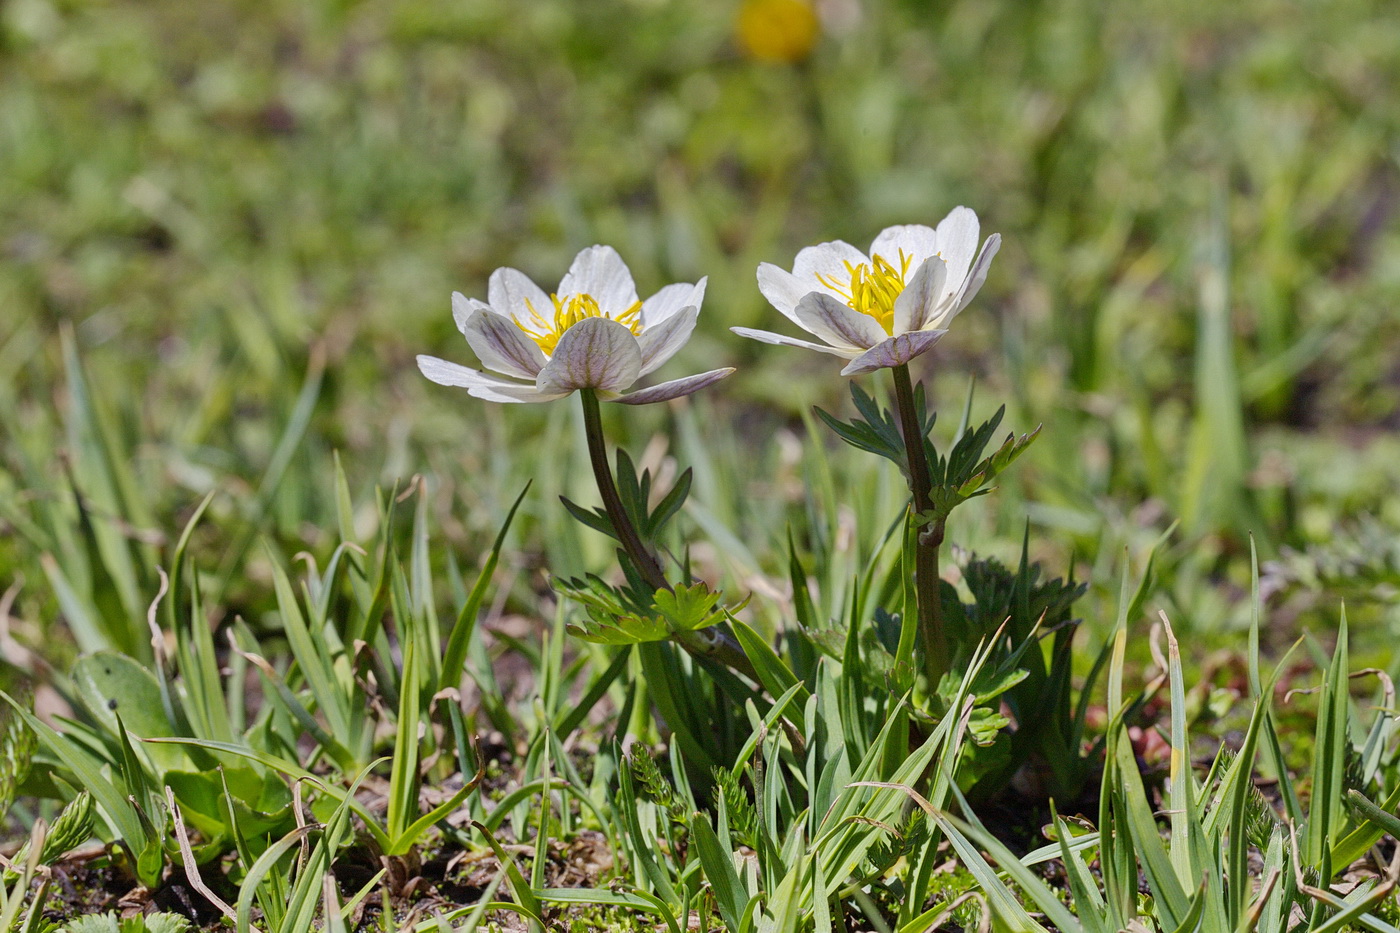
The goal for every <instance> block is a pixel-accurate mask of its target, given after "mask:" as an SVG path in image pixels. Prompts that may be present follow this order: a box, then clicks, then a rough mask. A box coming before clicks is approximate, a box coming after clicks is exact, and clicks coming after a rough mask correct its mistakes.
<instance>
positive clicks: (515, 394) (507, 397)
mask: <svg viewBox="0 0 1400 933" xmlns="http://www.w3.org/2000/svg"><path fill="white" fill-rule="evenodd" d="M467 394H468V395H470V396H471V397H472V398H479V399H481V400H482V401H485V402H504V403H508V404H509V403H515V402H552V401H554V400H555V399H560V398H563V397H564V396H566V395H568V394H569V393H568V392H541V391H540V390H539V389H537V388H535V387H534V386H473V387H472V388H470V389H468V390H467Z"/></svg>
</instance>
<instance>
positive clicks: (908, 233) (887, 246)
mask: <svg viewBox="0 0 1400 933" xmlns="http://www.w3.org/2000/svg"><path fill="white" fill-rule="evenodd" d="M901 251H902V252H903V253H904V255H905V256H907V257H908V258H909V268H910V269H917V268H919V266H921V265H923V262H924V260H925V259H928V258H929V257H930V256H932V255H933V254H935V253H937V252H938V234H936V233H934V231H933V228H932V227H926V226H924V225H923V224H903V225H901V226H898V227H886V228H885V229H884V230H882V231H880V235H879V236H877V237H876V238H875V242H874V243H871V244H870V255H871V256H872V257H874V256H879V257H880V258H881V259H883V260H885V261H886V262H888V263H889V264H890V265H892V266H894V267H895V268H899V259H900V252H901Z"/></svg>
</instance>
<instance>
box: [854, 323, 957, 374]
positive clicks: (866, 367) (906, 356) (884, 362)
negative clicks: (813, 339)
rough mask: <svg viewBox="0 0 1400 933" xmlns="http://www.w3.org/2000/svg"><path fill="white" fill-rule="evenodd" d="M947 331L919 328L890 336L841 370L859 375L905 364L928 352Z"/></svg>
mask: <svg viewBox="0 0 1400 933" xmlns="http://www.w3.org/2000/svg"><path fill="white" fill-rule="evenodd" d="M946 333H948V332H947V331H946V330H919V331H915V332H914V333H912V334H899V335H897V336H894V337H890V338H889V339H887V340H885V341H884V342H882V343H879V344H876V345H875V346H873V347H871V348H870V349H869V350H867V351H865V352H864V353H862V354H861V355H860V356H858V357H856V358H855V359H853V360H851V362H850V363H849V364H847V366H846V368H845V369H843V370H841V375H843V376H859V375H860V374H861V373H872V372H874V371H875V370H877V369H887V368H889V367H891V366H900V365H903V364H904V363H907V362H909V361H910V360H912V359H913V358H914V357H916V356H918V355H919V354H921V353H924V352H926V351H927V350H928V349H929V348H930V347H932V346H933V345H934V344H935V343H937V342H938V340H939V338H940V337H942V336H943V335H944V334H946Z"/></svg>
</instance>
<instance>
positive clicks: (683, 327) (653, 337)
mask: <svg viewBox="0 0 1400 933" xmlns="http://www.w3.org/2000/svg"><path fill="white" fill-rule="evenodd" d="M699 314H700V311H699V309H698V308H693V307H691V308H681V309H679V311H677V312H676V313H675V314H672V315H671V316H670V317H668V318H666V320H665V321H662V322H661V323H660V324H657V325H656V326H655V327H649V328H647V329H646V330H643V331H642V334H641V336H640V337H638V338H637V347H638V348H639V349H640V350H641V351H642V369H641V372H640V374H639V375H642V376H645V375H646V374H647V373H649V372H651V371H652V370H653V369H656V368H657V367H658V366H660V365H661V364H663V363H665V362H666V361H667V360H669V359H670V358H671V357H673V356H675V355H676V351H677V350H679V349H680V348H681V347H683V346H685V342H686V341H687V340H689V339H690V333H691V331H693V330H695V319H696V317H698V316H699Z"/></svg>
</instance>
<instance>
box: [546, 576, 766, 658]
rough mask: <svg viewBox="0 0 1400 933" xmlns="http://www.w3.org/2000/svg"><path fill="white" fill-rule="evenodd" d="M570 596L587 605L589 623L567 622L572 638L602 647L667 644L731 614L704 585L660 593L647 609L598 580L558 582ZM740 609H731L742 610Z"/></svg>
mask: <svg viewBox="0 0 1400 933" xmlns="http://www.w3.org/2000/svg"><path fill="white" fill-rule="evenodd" d="M557 585H559V586H560V588H561V589H562V590H563V591H564V592H565V593H566V594H567V595H568V596H570V597H571V598H573V599H574V600H575V601H577V602H579V603H580V604H582V606H583V608H584V612H585V613H586V615H587V618H586V619H583V620H576V621H573V622H569V623H567V624H566V626H565V627H566V628H567V629H568V631H569V633H570V634H571V635H574V636H575V637H577V638H582V639H583V640H584V641H591V642H595V643H597V644H601V645H638V644H642V643H644V642H651V641H663V640H665V639H667V638H670V637H671V636H672V635H674V634H676V633H678V632H694V631H698V630H699V629H703V628H709V627H710V626H712V625H716V624H718V623H719V622H720V621H721V620H722V619H723V618H724V615H725V612H726V611H727V610H726V608H725V607H722V606H720V605H719V599H720V595H721V594H720V593H718V592H712V591H711V590H710V588H709V587H707V586H706V585H705V584H704V583H695V584H693V585H691V586H678V587H676V588H675V589H674V590H664V589H659V590H657V591H656V592H655V593H654V594H653V596H652V604H651V606H650V607H648V609H647V611H645V612H640V611H637V610H635V609H632V608H629V607H628V606H627V605H626V603H627V602H628V600H626V599H625V597H624V595H623V594H622V593H621V592H619V591H618V590H617V589H616V588H614V587H612V586H609V585H608V584H607V583H605V582H603V581H602V580H601V579H599V578H598V577H596V576H592V575H589V576H588V577H587V578H585V579H583V580H568V581H557ZM739 608H742V607H740V606H734V607H730V609H731V610H734V611H737V610H738V609H739Z"/></svg>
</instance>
